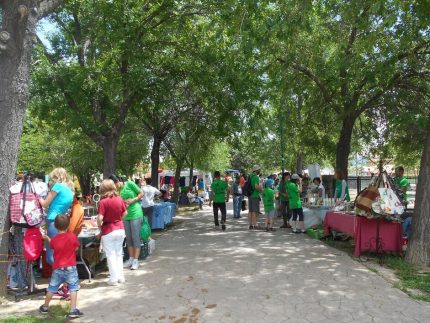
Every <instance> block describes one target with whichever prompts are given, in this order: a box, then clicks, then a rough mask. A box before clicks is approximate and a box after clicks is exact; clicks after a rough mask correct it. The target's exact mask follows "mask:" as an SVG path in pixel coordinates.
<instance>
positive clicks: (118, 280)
mask: <svg viewBox="0 0 430 323" xmlns="http://www.w3.org/2000/svg"><path fill="white" fill-rule="evenodd" d="M49 179H50V181H49V187H48V186H46V188H43V189H38V190H36V193H38V194H39V196H41V198H40V201H39V202H40V205H41V206H42V207H43V208H44V209H45V210H46V221H45V225H44V226H42V227H41V228H40V230H41V232H42V238H43V239H44V240H45V242H46V243H45V249H46V262H47V263H48V264H49V265H50V266H51V267H52V274H51V277H50V280H49V285H48V288H47V293H46V296H45V302H44V304H42V305H41V306H40V308H39V311H40V312H41V313H43V314H46V313H48V312H49V304H50V301H51V299H52V297H53V296H54V295H55V294H57V293H59V291H61V293H62V295H67V296H69V297H70V299H71V309H70V311H69V313H68V314H67V317H68V318H77V317H81V316H82V315H83V313H82V312H81V311H80V310H79V309H78V308H77V294H78V291H79V289H80V286H79V277H78V271H77V261H76V251H77V249H78V248H79V246H80V242H79V239H78V235H79V234H80V232H81V229H82V223H83V218H84V209H83V207H82V205H81V204H80V202H79V198H78V195H77V194H75V189H74V183H73V181H72V180H71V177H70V176H69V174H68V173H67V171H66V170H65V169H64V168H56V169H54V170H53V171H52V172H51V173H50V174H49ZM150 184H151V181H150V179H146V183H145V185H142V186H140V185H138V184H136V183H135V182H134V181H129V180H124V179H123V178H121V177H119V176H116V175H111V176H110V177H109V178H108V179H104V180H103V181H102V182H101V184H100V187H99V193H100V195H101V200H100V203H98V209H97V226H98V229H99V232H100V234H99V236H98V237H99V238H100V239H101V244H102V248H103V251H104V253H105V255H106V259H107V264H108V269H109V279H108V281H107V284H108V285H111V286H116V285H118V284H122V283H124V282H125V278H124V271H123V270H124V268H129V269H131V270H136V269H138V268H139V255H140V251H141V228H142V223H143V222H144V213H145V215H146V216H148V215H149V217H148V218H150V215H151V211H152V209H153V206H154V198H155V197H156V196H161V195H162V192H160V191H159V190H157V189H156V188H154V187H152V186H151V185H150ZM37 187H39V186H37ZM41 187H42V186H41ZM44 190H46V192H45V194H43V191H44ZM124 239H125V242H126V245H127V249H128V255H129V258H128V259H127V260H126V261H125V262H123V245H124Z"/></svg>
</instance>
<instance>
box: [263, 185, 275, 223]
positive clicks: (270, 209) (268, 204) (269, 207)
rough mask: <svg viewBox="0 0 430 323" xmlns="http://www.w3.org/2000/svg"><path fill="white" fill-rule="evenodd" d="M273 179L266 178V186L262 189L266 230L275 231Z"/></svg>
mask: <svg viewBox="0 0 430 323" xmlns="http://www.w3.org/2000/svg"><path fill="white" fill-rule="evenodd" d="M273 183H274V182H273V179H268V180H266V185H265V186H266V187H265V188H264V190H263V193H262V196H263V205H264V213H265V215H266V231H275V229H274V228H273V222H274V219H275V191H274V190H273Z"/></svg>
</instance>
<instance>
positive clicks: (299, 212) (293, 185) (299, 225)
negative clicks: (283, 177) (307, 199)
mask: <svg viewBox="0 0 430 323" xmlns="http://www.w3.org/2000/svg"><path fill="white" fill-rule="evenodd" d="M299 185H300V177H299V175H297V174H293V175H292V176H291V180H290V181H289V182H288V185H287V194H288V202H289V205H290V209H291V210H292V212H293V232H294V233H305V228H304V215H303V208H302V201H301V200H300V186H299Z"/></svg>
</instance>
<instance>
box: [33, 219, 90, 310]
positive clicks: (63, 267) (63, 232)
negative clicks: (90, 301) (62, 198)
mask: <svg viewBox="0 0 430 323" xmlns="http://www.w3.org/2000/svg"><path fill="white" fill-rule="evenodd" d="M69 223H70V220H69V217H68V216H67V215H64V214H59V215H57V217H56V218H55V222H54V225H55V228H56V229H57V230H58V235H56V236H55V237H53V238H52V239H50V238H49V237H48V236H47V235H43V238H44V239H45V240H48V241H49V242H50V245H51V249H52V250H53V251H54V263H53V264H52V269H53V272H52V276H51V280H50V281H49V286H48V288H47V293H46V296H45V304H43V305H41V306H40V308H39V311H40V312H41V313H42V314H47V313H48V307H49V302H50V301H51V299H52V296H53V295H54V293H56V292H57V291H58V288H59V287H60V285H61V284H63V283H67V285H68V288H69V290H70V298H71V310H70V312H69V313H68V314H67V318H77V317H81V316H82V315H84V314H83V313H82V312H81V311H79V309H77V308H76V303H77V299H78V290H79V288H80V286H79V277H78V271H77V269H76V250H77V249H78V247H79V240H78V238H77V237H76V235H75V234H73V233H71V232H67V229H68V227H69Z"/></svg>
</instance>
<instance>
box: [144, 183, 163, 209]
mask: <svg viewBox="0 0 430 323" xmlns="http://www.w3.org/2000/svg"><path fill="white" fill-rule="evenodd" d="M142 192H143V198H142V202H141V204H142V207H143V208H147V207H151V206H154V197H155V196H156V195H160V194H161V192H160V191H159V190H157V189H156V188H155V187H154V186H151V185H143V186H142Z"/></svg>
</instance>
